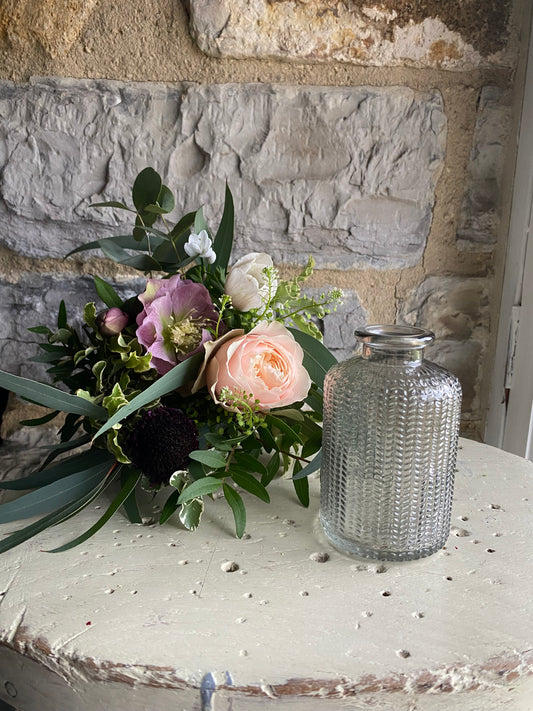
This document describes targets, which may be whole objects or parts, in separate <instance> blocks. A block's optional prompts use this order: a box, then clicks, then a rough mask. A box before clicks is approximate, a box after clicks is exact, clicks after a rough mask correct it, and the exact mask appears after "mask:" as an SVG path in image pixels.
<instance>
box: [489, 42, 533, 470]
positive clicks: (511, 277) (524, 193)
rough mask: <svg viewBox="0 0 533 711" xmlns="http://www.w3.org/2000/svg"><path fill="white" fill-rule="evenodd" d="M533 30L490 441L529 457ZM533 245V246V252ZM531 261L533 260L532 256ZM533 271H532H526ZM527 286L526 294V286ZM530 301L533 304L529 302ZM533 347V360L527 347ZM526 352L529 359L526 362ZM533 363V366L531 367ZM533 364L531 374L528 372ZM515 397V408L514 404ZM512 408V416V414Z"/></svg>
mask: <svg viewBox="0 0 533 711" xmlns="http://www.w3.org/2000/svg"><path fill="white" fill-rule="evenodd" d="M532 38H533V31H531V30H530V48H529V58H528V66H527V72H526V79H525V87H524V98H523V105H522V116H521V123H520V134H519V142H518V155H517V163H516V170H515V182H514V191H513V201H512V207H511V220H510V225H509V237H508V247H507V256H506V265H505V276H504V282H503V291H502V301H501V307H500V320H499V328H498V339H497V346H496V355H495V362H494V370H493V377H492V386H491V394H490V400H489V411H488V415H487V426H486V430H485V442H487V444H491V445H493V446H496V447H502V448H504V449H506V450H508V451H510V452H513V453H514V454H518V455H520V456H525V455H526V448H527V440H528V432H529V427H530V414H531V404H532V402H533V361H532V359H531V353H532V350H531V346H530V342H531V337H532V335H533V333H532V331H533V318H532V316H533V301H532V300H531V299H532V297H531V294H530V291H531V289H530V285H528V284H527V280H528V279H529V280H530V281H531V278H532V276H531V271H530V270H531V267H529V268H526V258H527V254H526V252H527V243H528V235H529V232H530V229H531V214H532V206H533V41H532ZM532 249H533V246H532V247H530V250H529V252H530V253H531V251H532ZM529 259H530V260H531V256H530V257H529ZM526 272H527V273H526ZM523 285H524V287H525V288H524V290H523V288H522V286H523ZM528 299H529V300H530V303H529V304H527V303H526V301H527V300H528ZM520 304H523V305H525V306H526V308H525V310H524V311H523V314H522V323H521V325H520V326H519V330H518V335H517V351H516V355H517V358H518V352H520V364H519V362H518V360H517V361H516V362H515V368H518V367H519V366H520V370H519V371H518V370H515V374H514V376H513V380H514V383H515V388H514V391H513V392H512V395H511V398H510V399H509V408H508V407H507V405H506V403H505V380H506V371H507V360H508V353H509V340H510V335H511V334H510V329H511V324H512V311H513V307H516V306H519V305H520ZM528 348H529V354H530V355H529V356H528V355H527V349H528ZM524 354H525V360H524ZM528 360H529V363H528ZM528 365H529V370H528ZM511 399H512V401H513V404H512V405H511ZM511 408H512V413H511Z"/></svg>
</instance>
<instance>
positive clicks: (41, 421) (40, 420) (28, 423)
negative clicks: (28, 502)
mask: <svg viewBox="0 0 533 711" xmlns="http://www.w3.org/2000/svg"><path fill="white" fill-rule="evenodd" d="M58 415H59V410H54V411H53V412H49V413H48V414H47V415H43V416H42V417H37V418H35V419H33V420H21V421H20V424H21V425H24V426H25V427H40V426H41V425H45V424H46V423H47V422H51V421H52V420H53V419H54V418H56V417H57V416H58ZM0 488H2V482H0Z"/></svg>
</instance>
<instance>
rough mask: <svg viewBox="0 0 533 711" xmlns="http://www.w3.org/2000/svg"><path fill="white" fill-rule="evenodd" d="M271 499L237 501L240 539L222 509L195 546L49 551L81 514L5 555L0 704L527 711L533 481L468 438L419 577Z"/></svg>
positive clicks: (37, 708)
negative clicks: (347, 545) (447, 511)
mask: <svg viewBox="0 0 533 711" xmlns="http://www.w3.org/2000/svg"><path fill="white" fill-rule="evenodd" d="M17 436H18V439H19V441H16V439H15V441H12V442H7V443H6V444H5V446H4V447H3V448H2V449H1V450H0V461H1V465H2V467H1V469H2V472H3V474H4V475H7V476H9V477H11V476H14V475H16V473H17V472H20V471H21V470H22V469H24V468H25V467H26V468H27V467H28V465H29V464H30V463H31V459H32V458H33V459H34V458H35V451H34V450H32V449H31V448H30V447H28V444H27V442H26V441H25V440H24V439H23V436H22V434H20V435H17ZM32 436H33V437H34V438H35V437H38V436H39V435H36V434H33V435H32ZM271 497H272V503H271V505H270V506H269V505H266V504H263V503H261V502H260V501H258V500H254V499H253V498H252V497H251V496H248V497H247V509H248V526H247V534H246V536H245V538H244V539H243V540H237V539H236V538H235V537H234V536H233V533H232V531H233V528H232V525H233V524H232V515H231V511H230V509H229V508H228V506H227V505H226V503H225V502H224V501H223V500H215V501H212V502H211V501H210V502H209V503H208V505H207V506H206V512H205V514H204V520H203V521H202V524H201V526H200V528H199V529H198V531H197V532H196V533H189V532H187V531H185V530H183V529H181V528H180V525H179V523H174V524H172V523H170V524H167V525H165V526H162V527H160V526H159V525H154V524H153V523H151V519H148V520H147V522H146V525H136V524H130V523H128V522H127V520H126V519H125V518H123V517H121V516H115V517H114V518H113V519H112V520H111V521H110V523H108V524H107V525H106V527H104V529H102V530H101V531H100V532H99V533H98V534H97V535H96V536H95V537H94V538H92V539H90V540H89V541H88V542H87V543H86V544H84V545H83V546H81V547H79V548H75V549H73V550H71V551H68V552H66V553H60V554H48V553H46V552H43V551H45V550H47V549H51V548H54V547H55V546H57V545H59V544H61V543H64V542H66V541H68V540H70V539H71V538H73V537H74V536H75V535H77V534H78V533H79V532H80V531H81V530H83V529H85V528H87V527H88V526H89V525H90V524H91V523H92V522H93V521H94V520H95V518H96V517H97V516H98V511H95V510H94V508H95V507H92V508H90V509H88V510H86V511H85V512H84V513H83V514H81V517H78V518H74V519H71V520H70V521H68V522H66V523H64V524H62V525H61V526H59V527H56V528H54V529H52V530H49V531H46V532H45V533H43V534H42V535H39V536H38V537H37V538H35V539H33V540H31V541H29V542H27V543H26V544H24V545H23V546H21V547H19V548H16V549H14V550H12V551H10V552H8V553H6V554H4V555H2V556H0V592H1V598H0V601H1V604H0V698H2V699H3V700H4V701H6V702H8V703H9V704H11V705H12V706H14V707H16V708H17V709H21V710H22V711H98V710H100V709H106V710H108V711H123V710H127V711H141V710H143V711H144V710H145V709H146V710H148V709H149V710H150V711H167V710H170V709H172V710H173V711H174V710H175V711H182V710H183V711H254V710H255V709H258V710H259V709H267V708H272V709H276V708H278V707H283V708H287V709H292V710H294V711H304V710H305V711H315V710H316V711H329V710H331V711H335V709H338V710H339V711H341V710H342V711H346V710H361V711H362V710H363V709H366V710H368V709H378V710H379V711H392V710H394V711H414V710H415V709H416V711H426V710H431V711H450V709H452V710H453V709H461V711H479V710H480V709H483V711H490V710H492V709H494V710H496V709H497V710H498V711H500V710H501V709H509V711H530V710H531V709H532V708H533V676H532V672H533V649H532V648H533V639H532V638H533V624H532V614H531V613H532V608H533V596H532V589H533V586H532V570H531V552H532V545H533V544H532V540H533V517H532V512H531V501H532V497H533V464H532V463H530V462H527V461H525V460H523V459H520V458H518V457H516V456H513V455H510V454H507V453H505V452H503V451H500V450H497V449H494V448H492V447H488V446H486V445H482V444H478V443H475V442H471V441H468V440H461V449H460V452H459V463H458V471H457V475H456V494H455V503H454V511H453V519H452V533H451V535H450V538H449V540H448V542H447V545H446V547H445V549H444V550H442V551H440V552H439V553H437V554H435V555H434V556H431V557H429V558H426V559H423V560H419V561H413V562H404V563H381V562H373V561H368V560H363V559H356V558H350V557H347V556H344V555H343V554H341V553H339V552H337V551H336V550H334V549H333V548H331V547H330V546H329V545H328V543H327V542H326V540H325V539H324V537H323V535H322V533H321V530H320V527H319V525H318V521H317V515H318V482H317V481H314V482H313V483H312V501H311V506H310V509H308V510H305V509H303V508H302V507H301V506H300V505H299V504H298V503H297V501H296V499H295V496H294V494H293V493H292V486H291V484H290V483H289V482H284V481H278V482H275V483H273V484H272V486H271ZM104 504H105V501H104V502H100V505H101V506H103V505H104ZM147 505H148V506H149V507H152V506H154V505H155V506H157V502H156V504H153V503H152V502H149V503H147ZM100 513H101V511H100ZM156 514H157V511H152V510H150V511H147V516H150V515H156ZM82 527H83V529H82ZM8 529H9V530H11V529H12V527H11V526H4V527H3V530H4V532H7V530H8Z"/></svg>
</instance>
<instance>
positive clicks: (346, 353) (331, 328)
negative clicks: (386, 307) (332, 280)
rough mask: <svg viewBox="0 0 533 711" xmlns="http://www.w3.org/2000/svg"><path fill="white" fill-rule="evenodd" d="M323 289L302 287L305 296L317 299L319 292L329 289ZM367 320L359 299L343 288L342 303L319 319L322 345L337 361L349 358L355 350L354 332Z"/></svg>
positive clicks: (354, 293)
mask: <svg viewBox="0 0 533 711" xmlns="http://www.w3.org/2000/svg"><path fill="white" fill-rule="evenodd" d="M329 288H334V287H324V288H323V289H317V288H312V289H308V288H306V289H303V291H304V293H305V294H306V295H307V296H310V297H312V298H315V299H318V298H319V297H320V295H321V294H323V293H325V292H327V291H329ZM367 322H368V314H367V312H366V310H365V309H364V308H363V306H362V305H361V303H360V301H359V296H358V294H357V293H356V292H355V291H350V290H347V289H345V290H344V292H343V299H342V303H341V304H340V305H339V306H338V307H337V310H336V311H331V312H330V313H329V314H327V316H326V317H325V318H324V319H321V320H320V323H319V328H320V330H321V331H322V334H323V336H324V345H325V346H327V347H328V348H329V350H330V351H331V352H332V353H333V355H334V356H335V358H337V360H338V361H341V360H346V359H347V358H350V357H351V356H352V355H353V354H354V351H355V347H356V342H355V336H354V332H355V329H356V328H358V327H359V326H364V325H365V324H366V323H367Z"/></svg>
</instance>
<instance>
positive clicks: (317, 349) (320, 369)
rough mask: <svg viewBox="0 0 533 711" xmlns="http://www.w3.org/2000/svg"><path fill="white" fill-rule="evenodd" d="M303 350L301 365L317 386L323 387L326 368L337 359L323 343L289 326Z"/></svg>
mask: <svg viewBox="0 0 533 711" xmlns="http://www.w3.org/2000/svg"><path fill="white" fill-rule="evenodd" d="M289 331H290V332H291V333H292V335H293V336H294V338H295V339H296V341H297V342H298V343H299V344H300V346H301V347H302V348H303V351H304V360H303V365H304V368H305V369H306V370H307V372H308V373H309V375H310V376H311V380H313V382H315V383H316V384H317V385H318V387H319V388H321V389H322V388H323V387H324V377H325V375H326V373H327V372H328V370H329V369H330V368H331V367H332V366H333V365H335V363H337V359H336V358H335V356H334V355H333V353H331V352H330V351H329V350H328V349H327V348H326V346H325V345H323V344H322V343H320V341H317V339H316V338H313V336H309V335H308V334H307V333H303V331H299V330H298V329H297V328H289Z"/></svg>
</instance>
